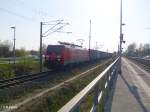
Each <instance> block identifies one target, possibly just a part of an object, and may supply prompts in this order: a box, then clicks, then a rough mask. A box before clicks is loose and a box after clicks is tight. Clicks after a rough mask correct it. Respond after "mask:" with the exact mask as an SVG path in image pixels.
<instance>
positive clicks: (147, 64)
mask: <svg viewBox="0 0 150 112" xmlns="http://www.w3.org/2000/svg"><path fill="white" fill-rule="evenodd" d="M130 59H131V60H133V61H134V62H135V63H137V64H138V65H139V66H141V67H142V68H143V69H145V70H146V71H148V72H149V73H150V60H146V59H141V58H130Z"/></svg>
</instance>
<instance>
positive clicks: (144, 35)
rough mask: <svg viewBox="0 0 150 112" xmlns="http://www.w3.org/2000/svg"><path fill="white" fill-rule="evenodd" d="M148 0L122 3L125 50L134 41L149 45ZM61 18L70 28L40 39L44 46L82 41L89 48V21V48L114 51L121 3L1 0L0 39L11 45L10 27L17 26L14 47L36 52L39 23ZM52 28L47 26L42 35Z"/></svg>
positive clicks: (62, 0)
mask: <svg viewBox="0 0 150 112" xmlns="http://www.w3.org/2000/svg"><path fill="white" fill-rule="evenodd" d="M149 5H150V0H123V23H125V24H126V25H125V26H123V33H124V40H125V41H126V43H125V44H124V45H123V47H124V49H126V48H127V46H128V45H129V44H131V43H133V42H135V43H137V44H140V43H143V44H144V43H150V13H149V11H150V7H149ZM59 19H61V20H62V19H63V20H64V22H68V23H69V25H67V26H65V27H64V28H63V30H62V31H64V32H72V33H71V34H66V33H57V32H55V33H53V34H51V35H49V36H47V37H43V43H44V44H46V45H48V44H57V41H65V42H71V43H72V42H73V43H76V44H80V43H79V42H77V41H76V40H77V39H84V44H83V46H85V47H86V48H88V38H89V21H90V20H91V47H92V48H95V46H96V42H97V43H98V44H97V45H98V46H99V50H102V51H107V50H108V51H109V52H113V51H117V49H118V43H119V32H120V0H0V40H1V41H5V40H9V41H11V42H13V30H12V29H11V28H10V27H12V26H15V27H16V47H17V48H25V49H27V50H32V49H36V50H37V49H38V48H39V43H40V42H39V40H40V22H41V21H42V22H47V21H53V20H59ZM50 27H52V26H51V25H47V26H46V27H44V28H43V32H45V31H46V30H47V29H49V28H50Z"/></svg>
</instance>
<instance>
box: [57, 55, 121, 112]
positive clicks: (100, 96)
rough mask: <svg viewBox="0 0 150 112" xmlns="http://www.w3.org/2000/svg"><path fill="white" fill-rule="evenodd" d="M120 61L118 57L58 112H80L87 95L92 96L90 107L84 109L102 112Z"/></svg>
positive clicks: (91, 111)
mask: <svg viewBox="0 0 150 112" xmlns="http://www.w3.org/2000/svg"><path fill="white" fill-rule="evenodd" d="M120 60H121V58H120V57H118V58H117V59H116V60H115V61H114V62H113V63H112V64H111V65H109V66H108V67H107V68H106V69H105V70H104V71H103V72H102V73H101V74H100V75H98V76H97V77H96V78H95V79H94V80H93V81H92V82H91V83H90V84H89V85H87V86H86V87H85V88H84V89H83V90H81V91H80V92H79V93H78V94H77V95H76V96H75V97H73V98H72V99H71V100H70V101H69V102H68V103H67V104H66V105H64V106H63V107H62V108H61V109H60V110H59V111H58V112H80V110H81V105H82V103H83V102H84V101H85V99H86V98H87V97H88V96H89V95H90V96H93V102H92V106H91V107H90V109H87V108H85V109H87V110H89V111H90V112H98V111H101V112H104V110H105V107H106V106H105V104H106V101H107V98H108V96H109V95H110V94H109V92H110V90H111V86H112V85H113V82H114V80H113V79H114V77H115V76H116V74H117V73H118V71H119V68H120V62H121V61H120ZM99 105H100V106H99ZM85 109H84V110H85ZM87 110H86V112H87Z"/></svg>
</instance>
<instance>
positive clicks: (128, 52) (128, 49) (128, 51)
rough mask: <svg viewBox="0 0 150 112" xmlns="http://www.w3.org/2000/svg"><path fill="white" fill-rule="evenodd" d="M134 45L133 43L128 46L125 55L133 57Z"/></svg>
mask: <svg viewBox="0 0 150 112" xmlns="http://www.w3.org/2000/svg"><path fill="white" fill-rule="evenodd" d="M136 46H137V45H136V44H135V43H132V44H130V45H129V46H128V48H127V54H128V55H129V56H135V53H136Z"/></svg>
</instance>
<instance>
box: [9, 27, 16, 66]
mask: <svg viewBox="0 0 150 112" xmlns="http://www.w3.org/2000/svg"><path fill="white" fill-rule="evenodd" d="M10 28H12V29H13V30H14V39H13V40H14V47H13V58H14V64H15V62H16V52H15V47H16V42H15V41H16V38H15V36H16V27H14V26H13V27H10Z"/></svg>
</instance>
